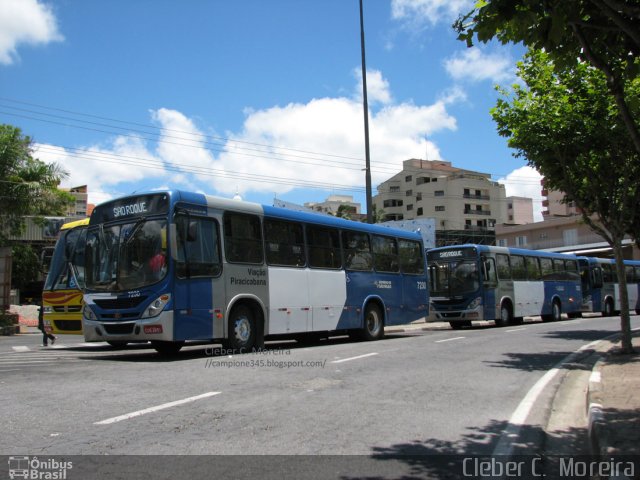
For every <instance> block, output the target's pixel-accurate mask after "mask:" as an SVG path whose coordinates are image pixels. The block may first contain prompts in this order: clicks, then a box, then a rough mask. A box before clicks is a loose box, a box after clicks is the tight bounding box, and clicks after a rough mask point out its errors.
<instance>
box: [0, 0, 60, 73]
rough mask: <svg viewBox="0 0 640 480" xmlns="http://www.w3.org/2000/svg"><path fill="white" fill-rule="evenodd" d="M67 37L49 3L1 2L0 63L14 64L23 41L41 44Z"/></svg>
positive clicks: (31, 1)
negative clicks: (62, 31) (62, 32)
mask: <svg viewBox="0 0 640 480" xmlns="http://www.w3.org/2000/svg"><path fill="white" fill-rule="evenodd" d="M63 39H64V38H63V36H62V35H61V34H60V32H59V31H58V22H57V20H56V17H55V15H54V14H53V10H52V8H51V7H50V6H49V5H46V4H44V3H40V2H39V1H38V0H2V2H0V64H5V65H11V64H12V63H13V62H14V61H15V60H16V58H17V57H18V54H17V48H18V45H19V44H29V45H38V44H46V43H49V42H55V41H62V40H63Z"/></svg>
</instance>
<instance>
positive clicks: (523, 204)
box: [506, 197, 533, 225]
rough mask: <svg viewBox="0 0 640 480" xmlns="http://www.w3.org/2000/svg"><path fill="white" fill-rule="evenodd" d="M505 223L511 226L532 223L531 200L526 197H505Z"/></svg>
mask: <svg viewBox="0 0 640 480" xmlns="http://www.w3.org/2000/svg"><path fill="white" fill-rule="evenodd" d="M506 223H510V224H513V225H523V224H527V223H533V199H532V198H528V197H507V219H506Z"/></svg>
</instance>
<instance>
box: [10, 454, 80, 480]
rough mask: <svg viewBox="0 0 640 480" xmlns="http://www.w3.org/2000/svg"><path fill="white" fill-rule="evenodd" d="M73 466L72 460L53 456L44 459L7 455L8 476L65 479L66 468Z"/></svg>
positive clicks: (39, 479)
mask: <svg viewBox="0 0 640 480" xmlns="http://www.w3.org/2000/svg"><path fill="white" fill-rule="evenodd" d="M72 468H73V462H67V461H60V460H56V459H54V458H47V459H44V460H40V459H38V457H27V456H13V457H9V478H10V479H11V480H13V479H14V478H24V479H33V480H65V479H66V478H67V470H71V469H72Z"/></svg>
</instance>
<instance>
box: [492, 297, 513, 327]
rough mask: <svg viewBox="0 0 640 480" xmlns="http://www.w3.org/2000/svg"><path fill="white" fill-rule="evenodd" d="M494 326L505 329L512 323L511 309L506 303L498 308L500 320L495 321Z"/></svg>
mask: <svg viewBox="0 0 640 480" xmlns="http://www.w3.org/2000/svg"><path fill="white" fill-rule="evenodd" d="M495 322H496V326H498V327H506V326H507V325H510V324H512V323H513V308H511V304H509V303H508V302H503V303H502V306H501V307H500V318H498V319H496V321H495Z"/></svg>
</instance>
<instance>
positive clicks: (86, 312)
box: [82, 304, 98, 322]
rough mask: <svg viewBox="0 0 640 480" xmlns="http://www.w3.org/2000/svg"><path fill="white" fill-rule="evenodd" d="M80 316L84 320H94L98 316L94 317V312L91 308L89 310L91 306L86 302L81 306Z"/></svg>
mask: <svg viewBox="0 0 640 480" xmlns="http://www.w3.org/2000/svg"><path fill="white" fill-rule="evenodd" d="M82 317H83V318H84V319H85V320H91V321H94V322H95V321H96V320H98V317H96V314H95V313H94V312H93V310H91V307H90V306H89V305H87V304H85V305H84V307H82Z"/></svg>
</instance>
